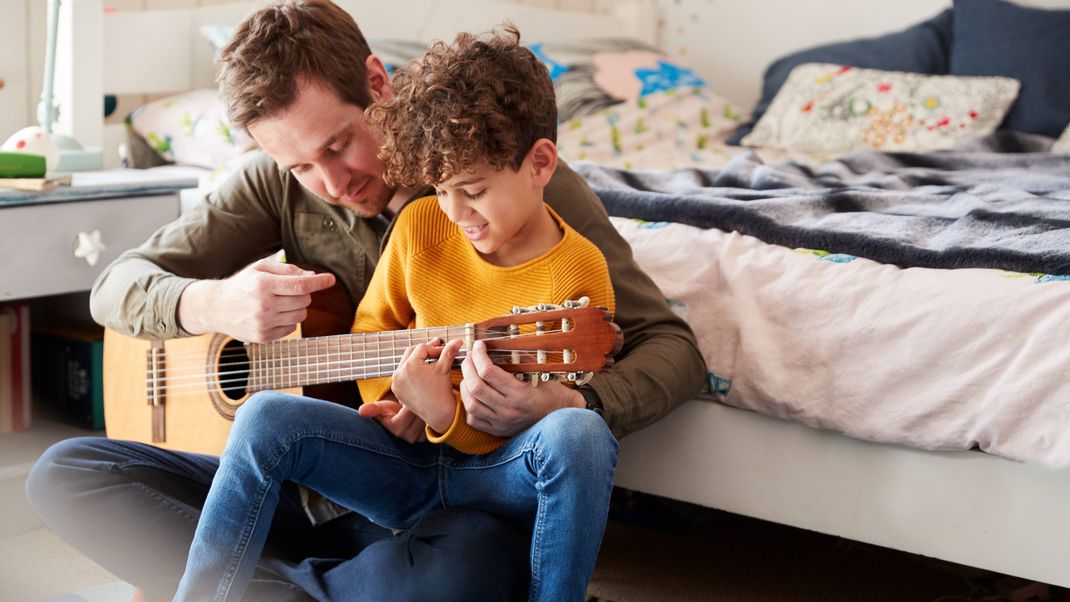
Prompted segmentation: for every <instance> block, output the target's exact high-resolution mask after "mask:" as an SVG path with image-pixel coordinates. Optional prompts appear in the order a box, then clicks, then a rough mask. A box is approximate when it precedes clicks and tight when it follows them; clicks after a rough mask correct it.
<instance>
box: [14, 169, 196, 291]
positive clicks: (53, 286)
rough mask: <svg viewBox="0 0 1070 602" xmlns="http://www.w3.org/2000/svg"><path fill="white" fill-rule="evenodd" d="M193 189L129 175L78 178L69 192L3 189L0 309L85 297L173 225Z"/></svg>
mask: <svg viewBox="0 0 1070 602" xmlns="http://www.w3.org/2000/svg"><path fill="white" fill-rule="evenodd" d="M196 186H197V181H196V180H195V179H192V178H187V177H176V176H175V175H173V174H167V173H163V174H160V173H155V172H153V171H151V170H136V169H128V170H111V171H97V172H80V173H76V174H74V179H73V182H72V184H71V186H66V187H58V188H53V189H51V190H46V191H43V192H20V191H13V190H4V189H0V301H10V300H14V299H21V298H26V297H40V296H44V295H55V294H61V293H70V292H75V291H84V290H88V289H89V288H90V287H91V286H92V284H93V280H94V279H95V278H96V277H97V274H99V273H100V271H101V269H103V267H104V266H106V265H108V263H110V262H111V261H112V260H113V259H115V258H116V257H118V256H119V254H120V253H122V252H123V251H125V250H127V249H130V248H133V247H135V246H137V245H140V244H141V243H142V242H144V241H145V240H146V239H147V238H148V237H149V235H151V234H152V233H153V232H154V231H156V229H157V228H159V227H160V226H162V225H164V224H166V223H168V222H170V221H172V220H174V219H175V218H176V217H178V213H179V195H178V193H179V191H180V190H182V189H184V188H193V187H196ZM79 247H80V248H79ZM76 251H77V253H76ZM94 251H95V253H94Z"/></svg>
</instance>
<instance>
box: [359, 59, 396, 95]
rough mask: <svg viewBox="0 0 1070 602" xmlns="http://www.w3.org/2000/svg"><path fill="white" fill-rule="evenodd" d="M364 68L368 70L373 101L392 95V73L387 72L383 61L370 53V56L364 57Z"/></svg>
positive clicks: (369, 88)
mask: <svg viewBox="0 0 1070 602" xmlns="http://www.w3.org/2000/svg"><path fill="white" fill-rule="evenodd" d="M364 68H365V69H366V70H367V71H368V92H369V93H370V94H371V96H372V102H375V101H378V100H383V99H389V98H390V97H392V96H393V89H392V88H391V87H390V75H389V74H387V72H386V66H385V65H383V61H381V60H379V57H377V56H375V55H374V54H369V55H368V58H366V59H364Z"/></svg>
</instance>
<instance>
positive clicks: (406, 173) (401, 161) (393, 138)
mask: <svg viewBox="0 0 1070 602" xmlns="http://www.w3.org/2000/svg"><path fill="white" fill-rule="evenodd" d="M392 88H393V91H394V94H393V98H391V99H389V100H383V101H378V102H376V103H374V104H372V106H370V107H369V108H368V110H367V117H368V120H369V121H370V122H371V123H373V124H378V125H380V127H381V128H382V129H383V132H384V136H385V141H384V143H383V146H382V148H381V149H380V150H379V158H380V159H381V160H382V161H383V162H384V163H385V166H384V179H385V180H386V181H387V183H389V184H391V185H393V186H398V185H400V186H406V187H415V186H427V185H431V186H434V185H437V184H440V183H442V182H444V181H446V180H448V179H450V178H451V177H453V176H455V175H456V174H458V173H462V172H465V171H468V170H470V169H472V168H474V167H475V166H477V165H479V164H481V163H483V162H487V163H489V164H490V165H491V166H492V167H494V168H495V169H502V168H504V167H505V166H507V165H508V166H510V167H512V169H514V170H517V169H519V168H520V165H521V164H522V163H523V162H524V157H525V156H526V155H527V153H528V151H529V150H531V147H532V146H533V145H534V144H535V142H536V141H537V140H539V139H540V138H546V139H548V140H550V141H551V142H556V141H557V104H556V100H555V97H554V86H553V82H551V81H550V74H549V72H548V71H547V69H546V67H545V65H543V64H542V62H540V61H539V59H538V58H536V56H535V55H534V54H533V53H532V52H531V51H530V50H528V49H527V48H524V47H522V46H520V32H519V31H517V29H516V27H515V26H513V25H512V24H508V23H507V24H505V25H504V26H502V27H499V28H495V29H494V30H492V31H490V32H488V33H487V34H483V35H478V36H477V35H473V34H468V33H462V34H460V35H459V36H457V38H456V39H455V40H454V41H453V43H452V44H449V45H447V44H446V43H444V42H437V43H435V44H434V45H433V46H431V48H430V49H429V50H428V51H427V54H425V55H424V56H423V57H422V58H418V59H415V60H413V61H412V62H411V63H409V65H408V66H407V67H406V68H405V69H403V70H401V71H399V72H398V73H397V74H396V75H395V76H394V80H393V85H392Z"/></svg>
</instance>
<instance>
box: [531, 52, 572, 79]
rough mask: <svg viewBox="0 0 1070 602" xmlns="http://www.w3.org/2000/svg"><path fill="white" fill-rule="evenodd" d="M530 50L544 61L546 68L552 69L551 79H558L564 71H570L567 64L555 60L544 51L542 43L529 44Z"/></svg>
mask: <svg viewBox="0 0 1070 602" xmlns="http://www.w3.org/2000/svg"><path fill="white" fill-rule="evenodd" d="M528 50H530V51H531V53H532V54H534V55H535V58H537V59H539V60H540V61H542V64H544V65H546V68H547V69H549V70H550V80H551V81H556V80H557V78H558V77H559V76H560V75H561V74H562V73H565V72H566V71H568V66H567V65H563V64H561V63H559V62H557V61H555V60H554V59H552V58H550V57H549V56H547V55H546V53H545V52H543V51H542V44H532V45H531V46H528Z"/></svg>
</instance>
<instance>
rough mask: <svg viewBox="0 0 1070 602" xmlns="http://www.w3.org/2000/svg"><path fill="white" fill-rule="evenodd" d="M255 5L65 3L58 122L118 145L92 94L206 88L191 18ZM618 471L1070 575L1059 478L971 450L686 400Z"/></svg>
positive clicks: (201, 19) (416, 1) (205, 66)
mask: <svg viewBox="0 0 1070 602" xmlns="http://www.w3.org/2000/svg"><path fill="white" fill-rule="evenodd" d="M260 4H262V2H242V3H238V4H234V5H225V6H214V7H206V8H198V9H183V10H153V11H145V12H127V13H110V14H104V12H103V11H102V9H101V5H102V0H76V1H73V2H71V1H65V2H64V5H63V8H62V9H61V10H62V22H63V25H62V27H61V48H60V52H59V55H58V66H57V71H58V73H59V76H58V81H57V85H56V88H57V91H58V94H59V101H60V103H61V105H62V107H63V109H62V114H61V121H60V124H59V126H58V127H59V129H60V131H63V132H64V133H68V134H72V135H74V136H75V137H76V138H78V139H79V140H81V141H82V142H83V143H86V144H90V145H100V146H103V147H104V148H105V149H111V148H114V147H115V146H116V144H117V143H118V140H119V138H120V137H121V135H122V134H121V126H120V127H111V126H109V127H108V128H105V127H104V125H103V124H102V122H101V119H100V115H101V114H102V112H103V111H102V97H103V94H104V93H164V92H177V91H183V90H188V89H194V88H198V87H205V86H210V85H212V79H213V68H212V65H211V56H210V50H209V46H208V44H207V42H205V41H204V40H202V39H201V37H200V35H199V33H198V28H199V26H200V25H202V24H214V23H236V22H237V21H238V20H240V18H241V17H242V16H243V15H244V14H246V13H247V12H248V11H249V10H250V9H251V8H252V7H255V6H258V5H260ZM340 4H342V5H343V6H345V7H346V8H347V9H349V10H351V12H353V14H354V15H355V16H356V18H357V21H358V23H360V24H361V26H362V27H363V28H364V30H365V33H366V34H367V35H368V36H369V37H381V38H403V39H420V40H429V39H434V38H449V37H452V34H453V33H455V32H456V31H459V30H462V29H467V30H482V29H486V28H489V27H490V26H492V25H494V24H496V23H498V22H500V21H502V20H504V19H510V20H512V21H513V22H515V23H516V24H517V25H518V26H519V27H520V30H521V32H522V33H523V34H524V37H525V38H526V39H528V40H538V39H542V40H551V39H574V38H580V37H596V36H599V35H613V36H629V37H633V38H637V39H641V40H645V41H648V42H651V43H657V40H656V39H655V38H656V35H657V30H656V26H655V23H656V18H657V15H656V14H654V12H653V10H654V9H653V8H652V7H650V5H649V3H646V2H643V3H641V4H640V3H628V4H626V5H625V6H622V7H621V8H620V9H618V10H617V11H616V13H615V14H614V15H595V14H587V13H569V12H565V11H556V10H547V9H538V8H532V7H530V6H521V5H517V4H508V3H501V2H493V1H488V0H463V1H461V2H455V1H450V2H444V1H443V2H436V1H434V0H392V1H391V2H385V3H378V2H366V1H364V2H359V1H356V0H344V1H341V2H340ZM757 4H759V5H762V3H757ZM380 5H382V6H380ZM753 10H755V11H760V10H764V9H762V8H761V6H756V7H755V8H754V9H753ZM396 15H404V17H403V18H398V17H396ZM72 24H74V25H75V26H74V27H72ZM849 35H850V34H849V33H845V34H844V37H848V36H849ZM130 49H137V51H136V52H131V51H130ZM757 76H758V75H757V74H753V77H757ZM713 85H714V87H715V88H716V82H713ZM617 483H618V484H619V485H621V486H623V487H627V488H630V489H635V490H638V491H644V492H648V493H653V494H657V495H662V496H666V497H670V498H675V499H679V500H685V501H689V502H694V503H698V504H702V505H704V506H709V507H714V508H721V509H724V510H728V511H731V512H735V513H739V514H744V515H748V516H753V517H757V518H762V519H767V520H770V521H774V522H777V523H783V524H787V525H793V526H796V527H801V528H805V529H812V530H815V531H819V532H823V533H829V534H833V535H838V536H843V537H846V538H850V539H854V540H858V541H864V542H868V543H873V544H877V545H881V546H887V547H890V548H895V549H899V550H905V551H908V552H913V553H917V554H923V555H926V556H932V557H936V558H941V559H945V560H950V561H953V562H958V563H962V564H966V565H970V566H975V567H980V568H985V569H990V570H995V571H999V572H1003V573H1007V574H1011V575H1017V576H1021V577H1026V578H1029V579H1035V580H1038V581H1042V582H1046V583H1051V584H1056V585H1062V586H1070V561H1068V554H1066V553H1065V550H1066V548H1067V545H1068V544H1070V479H1068V478H1067V475H1065V474H1063V473H1061V472H1054V471H1049V470H1047V469H1044V468H1041V467H1038V466H1032V465H1025V464H1018V463H1014V462H1010V461H1007V460H1003V459H1001V458H997V457H994V456H990V455H987V454H983V453H979V452H961V453H933V452H925V451H919V450H913V449H908V448H904V447H899V446H894V445H880V444H873V443H867V442H862V441H858V440H854V439H850V438H848V437H845V436H843V435H840V434H837V433H833V432H828V431H820V430H816V429H812V428H809V427H806V426H803V425H800V424H796V423H790V422H786V421H783V420H780V419H776V418H769V417H766V416H762V415H758V414H755V413H752V412H748V411H743V410H738V409H734V408H730V407H726V406H723V405H719V404H716V403H712V402H709V401H704V400H693V401H690V402H688V403H687V404H686V405H685V406H684V407H682V408H680V409H679V410H677V411H676V412H674V413H673V414H671V415H670V416H668V417H667V418H665V419H663V420H662V421H660V422H658V423H656V424H654V425H652V426H650V427H648V428H647V429H645V430H643V431H641V432H638V433H635V434H633V435H631V436H629V437H627V438H626V439H625V440H624V441H623V442H622V450H621V456H620V464H619V468H618V472H617Z"/></svg>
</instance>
